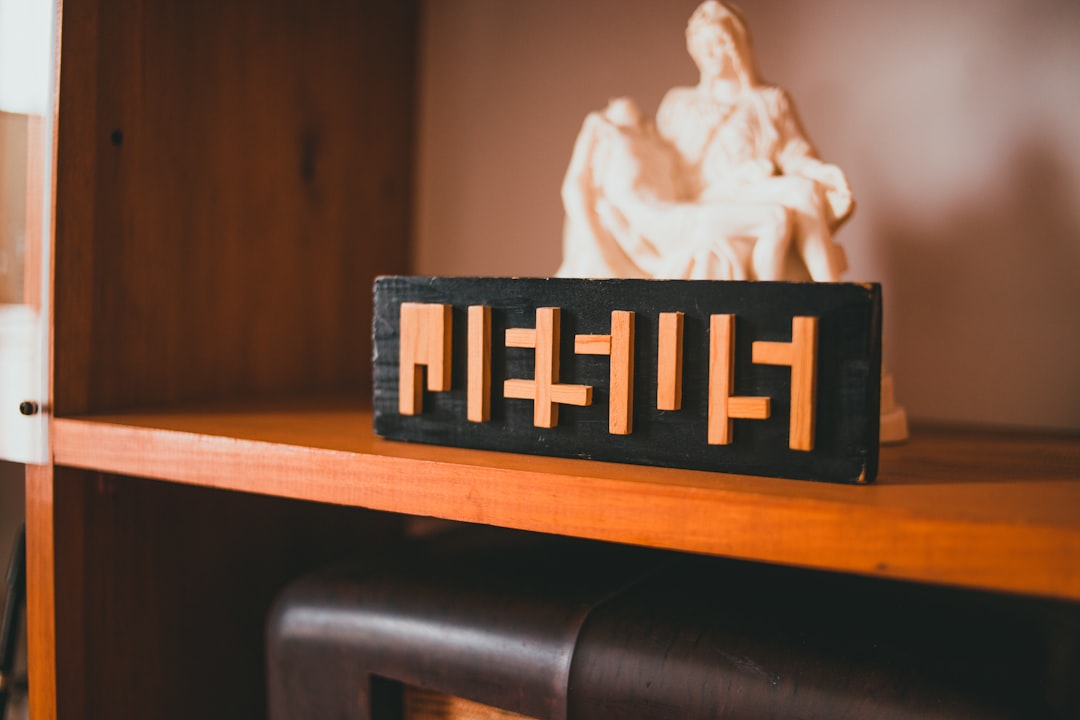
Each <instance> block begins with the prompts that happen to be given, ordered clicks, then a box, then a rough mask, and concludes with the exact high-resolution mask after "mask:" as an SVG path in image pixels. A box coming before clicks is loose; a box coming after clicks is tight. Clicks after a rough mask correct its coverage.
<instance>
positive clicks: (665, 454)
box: [373, 277, 881, 483]
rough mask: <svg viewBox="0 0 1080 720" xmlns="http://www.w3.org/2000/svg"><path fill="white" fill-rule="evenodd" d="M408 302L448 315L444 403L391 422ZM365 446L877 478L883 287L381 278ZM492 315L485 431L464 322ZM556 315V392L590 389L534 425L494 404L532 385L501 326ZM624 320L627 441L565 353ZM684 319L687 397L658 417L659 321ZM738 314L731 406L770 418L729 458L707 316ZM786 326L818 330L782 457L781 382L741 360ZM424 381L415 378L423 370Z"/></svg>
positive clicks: (427, 398) (594, 368)
mask: <svg viewBox="0 0 1080 720" xmlns="http://www.w3.org/2000/svg"><path fill="white" fill-rule="evenodd" d="M403 302H419V303H441V304H449V305H451V306H452V328H453V329H452V374H451V389H450V390H449V391H446V392H429V391H427V390H425V392H424V398H423V411H422V412H421V413H420V414H417V415H402V414H400V413H399V412H398V357H399V356H398V340H399V337H398V333H399V327H400V324H399V316H400V306H401V303H403ZM374 305H375V317H374V328H373V329H374V340H375V342H374V347H375V357H374V411H375V413H374V414H375V432H376V433H377V434H378V435H381V436H383V437H386V438H389V439H395V440H405V441H414V442H424V443H434V444H440V445H453V446H459V447H468V448H478V449H487V450H499V451H508V452H519V453H532V454H539V455H553V456H561V457H577V458H585V459H594V460H606V461H614V462H626V463H635V464H643V465H656V466H663V467H676V468H687V469H694V470H710V471H717V472H727V473H740V474H748V475H760V476H771V477H783V478H792V479H801V480H819V481H825V482H837V483H862V482H871V481H872V480H873V479H874V478H875V477H876V475H877V461H878V424H879V405H880V392H881V387H880V384H881V288H880V286H879V285H877V284H853V283H770V282H721V281H704V280H577V279H561V278H544V279H538V278H450V277H382V278H378V279H377V280H376V282H375V303H374ZM471 305H487V306H489V307H491V325H492V342H491V354H492V358H491V363H492V369H491V420H490V421H488V422H483V423H475V422H470V421H469V420H468V419H467V417H466V398H467V396H466V379H467V357H468V354H467V353H468V345H467V322H468V318H467V312H468V307H469V306H471ZM540 307H558V308H561V320H562V323H561V324H562V328H561V334H560V345H561V353H560V365H561V372H560V376H559V382H561V383H574V384H586V385H591V386H592V387H593V400H592V404H591V405H590V406H588V407H574V406H569V405H561V406H560V408H559V419H558V424H557V425H556V426H555V427H553V428H539V427H535V426H534V425H533V403H532V402H531V401H529V400H518V399H507V398H504V397H503V396H502V391H503V381H504V380H505V379H508V378H526V379H528V378H532V377H533V365H534V353H533V351H532V350H529V349H522V348H507V347H506V346H505V333H506V329H507V328H534V327H535V326H536V309H537V308H540ZM613 310H631V311H634V312H635V314H636V315H635V336H636V337H635V344H634V383H635V388H634V405H633V432H632V433H631V434H629V435H612V434H610V433H609V432H608V385H609V381H608V374H609V359H608V357H606V356H591V355H576V354H575V353H574V336H575V335H576V334H606V333H608V332H609V331H610V326H611V312H612V311H613ZM676 311H679V312H682V313H684V314H685V320H684V349H683V383H682V385H683V395H682V407H681V409H680V410H677V411H662V410H657V409H656V385H657V368H656V363H657V332H658V322H659V315H660V313H662V312H676ZM713 314H734V315H735V316H736V320H735V327H736V331H735V338H736V339H735V379H734V392H733V395H736V396H768V397H769V398H771V406H772V409H771V415H770V417H769V418H768V419H767V420H743V419H736V420H734V426H733V440H732V442H731V443H730V444H728V445H710V444H708V441H707V439H708V435H707V427H708V393H709V379H708V372H709V337H708V333H709V318H710V316H711V315H713ZM794 316H813V317H817V318H818V319H819V320H818V322H819V327H818V355H817V382H816V402H815V433H814V434H815V437H814V447H813V449H812V450H811V451H800V450H792V449H789V447H788V423H789V409H790V402H791V400H790V386H791V370H790V368H788V367H785V366H772V365H761V364H755V363H753V362H752V354H751V353H752V343H753V342H754V341H755V340H764V341H777V342H788V341H790V340H791V324H792V318H793V317H794ZM425 372H426V370H425Z"/></svg>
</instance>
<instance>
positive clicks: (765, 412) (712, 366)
mask: <svg viewBox="0 0 1080 720" xmlns="http://www.w3.org/2000/svg"><path fill="white" fill-rule="evenodd" d="M734 389H735V316H734V315H712V316H710V318H709V444H710V445H729V444H731V434H732V433H731V421H732V419H733V418H741V419H745V420H766V419H768V417H769V398H767V397H748V396H742V397H733V396H732V395H731V393H732V391H733V390H734Z"/></svg>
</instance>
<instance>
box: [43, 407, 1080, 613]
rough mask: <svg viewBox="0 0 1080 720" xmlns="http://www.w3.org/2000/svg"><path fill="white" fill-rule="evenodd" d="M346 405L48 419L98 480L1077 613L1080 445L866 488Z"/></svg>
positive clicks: (888, 477)
mask: <svg viewBox="0 0 1080 720" xmlns="http://www.w3.org/2000/svg"><path fill="white" fill-rule="evenodd" d="M371 422H372V420H371V413H370V411H368V410H363V409H358V408H356V407H349V406H348V405H347V404H346V405H342V404H341V403H315V404H313V405H306V404H303V403H300V404H295V405H288V406H281V407H277V408H274V407H265V408H263V409H257V410H251V409H246V410H245V409H232V410H228V409H217V410H189V411H183V412H179V411H178V412H164V413H160V414H154V413H147V414H131V415H121V416H109V417H97V418H83V419H58V420H55V421H54V423H53V446H54V452H55V456H56V462H57V463H58V464H61V465H70V466H75V467H81V468H89V469H97V470H103V471H106V472H114V473H121V474H129V475H137V476H146V477H155V478H160V479H165V480H172V481H177V482H184V483H192V484H197V485H205V486H208V487H218V488H228V489H235V490H244V491H249V492H257V493H266V494H270V495H280V496H285V497H293V498H302V499H307V500H316V501H323V502H332V503H339V504H345V505H355V506H363V507H370V508H374V509H379V510H389V511H394V512H400V513H407V514H413V515H424V516H433V517H441V518H448V519H453V520H460V521H466V522H477V523H486V524H493V525H501V526H506V527H513V528H521V529H528V530H536V531H541V532H551V533H559V534H565V535H574V536H580V537H586V538H594V539H600V540H611V541H618V542H626V543H633V544H639V545H647V546H654V547H662V548H671V549H676V550H686V551H692V552H703V553H711V554H716V555H723V556H729V557H737V558H744V559H747V560H756V561H765V562H774V563H783V564H789V565H798V566H805V567H813V568H821V569H826V570H835V571H842V572H852V573H861V574H867V575H879V576H886V577H894V578H903V579H908V580H917V581H927V582H936V583H948V584H956V585H963V586H969V587H976V588H988V589H997V590H1008V591H1017V592H1024V593H1033V594H1039V595H1047V596H1057V597H1063V598H1073V599H1080V439H1077V438H1075V437H1069V438H1061V437H1039V436H1023V435H1011V434H1007V433H989V432H982V433H979V432H964V431H958V430H937V431H925V430H924V431H922V432H919V431H916V432H915V433H914V434H913V437H912V440H911V442H910V443H909V444H907V445H905V446H900V447H889V448H883V449H882V456H881V472H880V476H879V481H878V483H876V484H874V485H870V486H866V487H854V486H841V485H830V484H825V483H815V482H805V481H789V480H779V479H773V478H757V477H748V476H739V475H725V474H719V473H707V472H698V471H686V470H674V469H666V468H648V467H642V466H635V465H623V464H615V463H599V462H591V461H582V460H570V459H564V458H550V457H536V456H528V455H517V454H510V453H498V452H484V451H476V450H468V449H463V448H451V447H440V446H430V445H421V444H414V443H395V442H391V441H386V440H383V439H381V438H377V437H375V436H374V435H373V433H372V430H371V427H372V425H371Z"/></svg>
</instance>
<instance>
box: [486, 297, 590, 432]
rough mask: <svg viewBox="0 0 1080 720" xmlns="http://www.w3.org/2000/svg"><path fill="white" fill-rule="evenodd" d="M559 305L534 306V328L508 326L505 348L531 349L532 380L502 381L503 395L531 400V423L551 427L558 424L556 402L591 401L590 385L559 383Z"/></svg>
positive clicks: (561, 403) (572, 403)
mask: <svg viewBox="0 0 1080 720" xmlns="http://www.w3.org/2000/svg"><path fill="white" fill-rule="evenodd" d="M559 327H560V325H559V308H557V307H541V308H536V329H535V330H533V329H529V328H510V329H508V330H507V331H506V347H511V348H532V349H533V350H534V354H535V357H536V361H535V370H534V371H533V379H532V380H522V379H517V378H512V379H510V380H506V381H504V382H503V396H504V397H507V398H514V399H517V400H532V401H533V425H535V426H536V427H542V428H553V427H555V426H556V425H557V424H558V423H559V405H578V406H586V405H591V404H592V386H591V385H563V384H560V383H559Z"/></svg>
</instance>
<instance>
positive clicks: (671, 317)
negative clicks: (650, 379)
mask: <svg viewBox="0 0 1080 720" xmlns="http://www.w3.org/2000/svg"><path fill="white" fill-rule="evenodd" d="M656 345H657V347H656V409H657V410H679V409H681V408H682V354H683V314H682V313H681V312H666V313H660V326H659V331H658V333H657V343H656Z"/></svg>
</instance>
